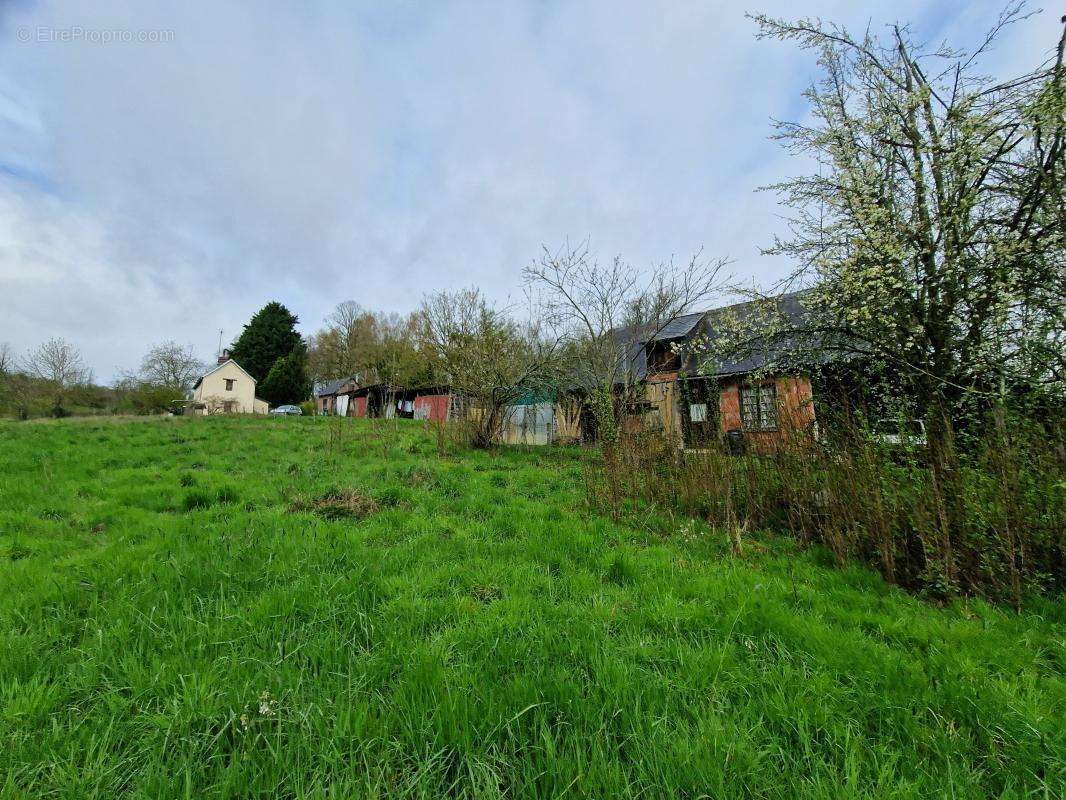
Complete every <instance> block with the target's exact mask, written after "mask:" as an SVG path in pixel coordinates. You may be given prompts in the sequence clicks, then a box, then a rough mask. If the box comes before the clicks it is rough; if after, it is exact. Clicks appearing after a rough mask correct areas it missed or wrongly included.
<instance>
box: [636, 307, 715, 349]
mask: <svg viewBox="0 0 1066 800" xmlns="http://www.w3.org/2000/svg"><path fill="white" fill-rule="evenodd" d="M706 313H707V312H706V311H697V312H696V313H695V314H684V315H682V316H680V317H677V318H675V319H672V320H670V321H669V322H668V323H666V324H665V325H664V326H663V327H662V330H660V331H654V330H653V331H652V332H651V336H649V337H648V338H647V339H646V340H645V342H668V341H670V340H671V339H683V338H684V337H686V336H688V335H689V334H690V333H692V331H693V329H694V328H695V327H696V326H697V325H699V323H700V320H701V319H703V317H704V316H705V315H706Z"/></svg>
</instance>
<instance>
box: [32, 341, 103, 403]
mask: <svg viewBox="0 0 1066 800" xmlns="http://www.w3.org/2000/svg"><path fill="white" fill-rule="evenodd" d="M22 366H23V369H24V371H25V372H26V373H28V374H29V375H31V376H33V377H35V378H37V379H38V380H40V381H42V382H44V384H45V386H46V387H47V390H48V391H49V392H50V393H51V394H52V397H53V398H54V404H53V413H55V414H56V415H57V416H60V415H64V414H65V413H66V411H65V409H64V407H63V401H64V398H65V397H66V396H67V394H68V393H69V392H70V391H71V390H72V389H74V388H76V387H79V386H83V385H85V384H88V383H89V382H90V381H91V379H92V373H91V372H90V371H89V369H88V368H87V367H86V366H85V363H84V362H83V361H82V357H81V353H80V352H78V349H77V348H76V347H75V346H74V345H72V344H71V343H70V342H68V341H66V340H65V339H49V340H48V341H47V342H45V343H44V344H42V345H41V346H40V347H38V348H37V349H36V350H33V351H31V352H30V353H28V354H27V355H26V358H25V360H24V362H23V365H22Z"/></svg>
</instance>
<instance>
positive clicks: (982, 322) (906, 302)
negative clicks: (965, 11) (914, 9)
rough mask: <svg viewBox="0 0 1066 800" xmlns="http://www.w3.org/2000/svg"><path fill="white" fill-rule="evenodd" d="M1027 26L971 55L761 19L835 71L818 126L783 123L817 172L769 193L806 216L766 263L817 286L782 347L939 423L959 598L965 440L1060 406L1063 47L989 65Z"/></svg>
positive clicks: (948, 577) (934, 448) (934, 429)
mask: <svg viewBox="0 0 1066 800" xmlns="http://www.w3.org/2000/svg"><path fill="white" fill-rule="evenodd" d="M1025 16H1026V15H1025V14H1024V13H1023V7H1022V5H1021V4H1015V5H1011V6H1010V7H1008V8H1007V9H1006V10H1005V11H1004V13H1003V14H1002V15H1001V16H1000V17H999V19H998V20H997V21H996V23H995V24H994V25H993V26H992V28H991V30H990V31H989V33H988V34H987V35H986V37H985V38H984V40H983V41H982V43H981V44H980V45H979V46H978V47H977V48H976V49H975V51H974V52H972V53H965V52H962V51H959V50H954V49H951V48H949V47H947V46H946V45H942V46H940V47H937V48H929V47H926V46H925V45H924V44H922V43H920V42H916V41H915V40H914V39H913V37H912V35H911V33H910V31H909V29H908V28H907V27H906V26H901V25H894V26H892V27H890V28H889V29H888V30H887V32H886V34H885V36H884V37H882V38H879V37H876V36H874V35H873V34H872V33H870V32H869V31H868V32H867V33H865V34H864V35H863V36H861V37H855V36H852V35H851V33H849V32H848V31H847V30H845V29H844V28H841V27H839V26H835V25H830V24H825V23H822V22H820V21H810V20H800V21H797V22H789V21H783V20H777V19H772V18H770V17H766V16H763V15H759V16H756V17H755V18H754V19H755V21H756V23H757V24H758V26H759V34H758V35H759V37H760V38H766V37H769V38H776V39H781V40H786V41H794V42H797V43H798V44H799V46H800V47H802V48H804V49H810V50H814V51H815V52H816V53H817V54H818V63H819V66H820V67H821V71H822V75H821V78H820V79H819V80H818V81H817V82H816V83H815V84H814V85H813V86H811V87H810V88H809V89H808V90H807V93H806V97H807V99H808V100H809V102H810V106H811V109H810V110H811V116H810V119H809V120H805V121H803V122H800V123H797V122H777V123H775V124H776V130H777V134H776V135H777V138H778V139H779V140H781V141H782V142H784V143H785V145H786V146H787V147H788V148H789V149H790V150H791V151H792V152H795V153H801V154H804V155H807V156H809V157H810V158H812V159H813V160H814V161H815V163H816V164H817V171H816V172H813V173H812V174H808V175H802V176H799V177H796V178H792V179H789V180H786V181H783V182H781V183H779V184H776V185H774V186H772V187H767V188H770V189H772V190H775V191H777V192H778V193H779V195H780V197H781V199H782V202H783V203H784V204H785V205H786V206H788V207H789V208H790V209H791V210H792V212H793V215H792V218H791V234H790V236H789V237H788V238H783V239H778V240H776V241H775V243H774V245H773V246H772V247H771V248H769V249H768V251H767V252H770V253H774V254H782V255H787V256H791V257H793V258H795V259H796V260H797V262H798V264H799V267H798V270H797V273H796V275H794V276H793V279H794V280H795V281H798V282H799V283H801V284H804V285H810V286H811V290H810V291H809V292H808V296H807V300H806V305H807V306H808V309H809V313H808V319H807V321H806V323H805V324H804V326H803V327H802V329H796V328H795V327H794V326H793V327H790V326H788V325H784V326H780V327H779V328H778V330H777V333H776V335H777V336H778V337H781V338H784V339H789V338H793V337H797V336H798V337H808V340H809V341H810V343H811V344H812V346H813V347H814V349H815V350H821V351H822V353H823V355H824V353H826V352H834V351H835V352H840V353H843V354H844V355H846V356H857V357H858V358H857V360H858V361H861V362H863V363H867V364H878V363H881V364H883V365H885V367H886V368H887V369H888V370H889V371H890V372H891V373H892V375H891V377H892V379H893V380H895V381H897V382H898V383H899V384H901V385H902V386H903V388H904V393H905V395H906V396H907V397H909V398H910V399H912V401H913V404H914V406H915V408H916V410H917V411H918V412H919V413H922V414H924V415H925V417H926V421H927V423H926V428H927V437H928V444H929V457H930V463H931V466H932V477H933V483H934V491H935V492H936V495H937V496H938V497H939V498H942V504H941V505H940V507H939V508H938V512H937V513H938V519H937V524H936V532H937V537H936V544H935V546H936V547H938V548H939V549H940V558H939V559H936V560H935V561H930V563H936V564H937V565H938V566H937V567H936V569H938V570H943V574H942V575H938V576H934V577H933V578H932V579H933V580H935V581H936V582H937V583H938V584H942V585H943V586H944V587H946V588H948V589H950V588H952V587H955V586H956V585H957V584H958V581H959V575H960V573H961V572H962V570H963V569H964V564H965V562H966V561H967V560H973V559H980V558H981V557H982V554H981V553H980V552H979V548H975V547H974V545H973V541H972V540H971V539H970V538H968V536H967V531H966V530H965V519H966V515H965V511H964V508H963V502H964V497H965V491H964V488H963V485H962V482H961V477H960V476H961V470H960V469H959V464H958V455H957V453H956V450H955V446H954V441H955V436H954V429H955V427H957V425H958V423H959V421H960V420H962V419H964V418H965V417H966V416H967V415H968V412H969V411H970V410H971V409H973V408H974V407H977V408H978V409H980V410H985V409H988V408H990V407H991V408H994V409H996V410H997V414H996V415H995V416H996V418H997V419H1002V414H1001V413H998V412H1001V411H1002V406H1003V402H1004V400H1005V398H1006V396H1007V387H1008V386H1009V385H1013V386H1015V387H1017V386H1019V385H1020V386H1025V387H1028V388H1030V389H1035V388H1037V387H1040V389H1041V390H1044V388H1045V387H1047V386H1053V387H1054V386H1057V387H1058V388H1057V390H1056V391H1058V392H1059V394H1060V395H1061V393H1062V380H1063V369H1062V367H1063V357H1062V331H1063V322H1064V321H1066V317H1064V309H1066V303H1064V298H1066V292H1064V288H1066V279H1064V275H1066V271H1064V267H1066V261H1064V250H1066V248H1064V244H1066V224H1064V222H1066V219H1064V211H1063V209H1064V199H1066V194H1064V178H1066V163H1064V161H1066V160H1064V153H1066V113H1064V112H1066V94H1064V93H1066V87H1064V71H1063V45H1064V43H1066V32H1064V34H1063V36H1062V38H1060V39H1059V41H1058V47H1057V50H1056V51H1055V54H1054V55H1053V56H1052V57H1051V58H1050V59H1049V60H1048V61H1046V62H1045V63H1044V64H1043V65H1041V66H1040V67H1038V68H1036V69H1035V70H1033V71H1031V72H1028V73H1026V74H1023V75H1019V76H1017V77H1014V78H1011V79H1008V80H1005V81H999V82H997V81H994V80H992V79H991V78H989V77H987V76H986V75H984V74H983V73H982V72H980V71H979V69H978V66H977V64H978V61H979V59H980V57H981V56H982V54H984V53H985V52H987V50H988V49H989V48H990V47H991V46H992V44H993V43H994V42H995V41H996V40H997V38H999V36H1000V35H1001V34H1002V33H1003V31H1004V30H1005V29H1006V28H1007V27H1008V26H1010V25H1011V24H1013V23H1015V22H1017V21H1019V20H1021V19H1024V18H1025ZM1063 21H1064V22H1066V20H1063ZM999 427H1000V426H999V424H998V423H997V428H999ZM1011 548H1012V552H1013V548H1014V545H1013V544H1011ZM1012 557H1013V556H1012Z"/></svg>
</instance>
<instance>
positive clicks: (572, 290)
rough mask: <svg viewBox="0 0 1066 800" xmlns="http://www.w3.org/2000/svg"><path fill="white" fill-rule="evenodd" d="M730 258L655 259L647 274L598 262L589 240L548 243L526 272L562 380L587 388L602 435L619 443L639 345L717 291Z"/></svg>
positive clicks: (623, 265) (635, 377)
mask: <svg viewBox="0 0 1066 800" xmlns="http://www.w3.org/2000/svg"><path fill="white" fill-rule="evenodd" d="M726 263H727V262H726V260H725V259H714V260H709V261H708V260H705V259H703V257H702V253H696V254H695V255H694V256H693V257H692V258H691V259H690V260H689V261H687V262H685V263H682V264H677V263H674V262H673V261H669V262H666V263H663V264H658V265H656V266H655V268H654V269H652V270H651V274H650V275H645V274H643V273H641V272H640V271H639V270H637V269H636V268H634V267H632V266H631V265H629V264H627V263H625V262H624V261H623V260H622V259H621V257H615V258H614V259H613V260H612V261H611V262H609V263H607V264H601V263H600V262H599V261H597V260H596V259H595V258H594V257H592V256H591V255H590V253H589V250H588V246H587V245H586V244H582V245H579V246H577V247H572V246H570V245H569V243H568V244H566V245H564V246H563V247H561V248H559V249H558V250H556V251H555V252H552V251H550V250H548V248H544V251H543V253H542V255H541V257H540V259H539V260H538V261H536V262H535V263H533V264H530V265H529V266H527V267H526V268H525V270H524V276H525V281H526V285H527V287H529V288H530V289H531V290H532V292H533V293H534V295H535V296H536V297H537V299H538V300H539V302H540V311H541V313H542V314H543V317H544V320H545V321H546V323H547V324H548V325H549V326H550V327H551V328H552V329H553V330H555V331H556V334H557V336H558V338H559V340H560V341H561V342H562V344H563V347H562V349H561V352H562V354H563V355H564V357H563V358H560V359H559V362H558V363H559V364H560V367H561V369H562V373H563V378H562V381H563V382H564V383H567V384H569V385H572V386H574V387H577V388H579V389H581V390H584V391H586V392H588V394H589V395H590V397H591V399H592V409H593V413H594V414H595V417H596V420H595V421H596V426H597V429H598V430H599V434H600V440H601V442H602V443H603V444H604V446H605V447H608V448H609V447H610V445H611V444H612V443H613V442H614V441H615V439H616V437H617V434H618V432H619V431H620V427H621V421H622V420H621V415H622V414H623V413H624V408H625V406H626V404H627V402H628V401H630V400H633V399H636V398H635V396H634V395H635V391H636V385H637V383H638V382H639V380H640V379H641V378H642V377H643V376H640V375H637V374H635V373H634V370H633V367H634V363H635V360H636V359H635V356H636V350H637V349H638V348H640V347H643V344H644V342H646V341H648V340H650V339H652V338H654V337H655V336H656V335H657V334H658V333H659V332H661V331H662V330H663V329H664V328H665V327H666V326H667V325H668V324H669V323H670V322H672V321H673V320H675V319H677V317H679V316H681V315H682V314H685V313H688V312H690V311H694V310H696V308H697V306H699V305H700V304H701V303H704V302H706V301H708V300H709V299H710V298H711V297H712V296H713V295H714V294H715V293H717V292H718V291H719V289H720V287H721V284H722V278H721V275H722V270H723V269H724V267H725V265H726Z"/></svg>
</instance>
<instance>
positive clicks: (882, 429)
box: [873, 419, 926, 447]
mask: <svg viewBox="0 0 1066 800" xmlns="http://www.w3.org/2000/svg"><path fill="white" fill-rule="evenodd" d="M873 438H874V441H875V442H880V443H881V444H887V445H889V446H891V447H925V444H926V438H925V423H924V422H922V421H921V420H920V419H905V420H898V419H883V420H881V421H879V422H878V423H877V424H876V425H874V429H873Z"/></svg>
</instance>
